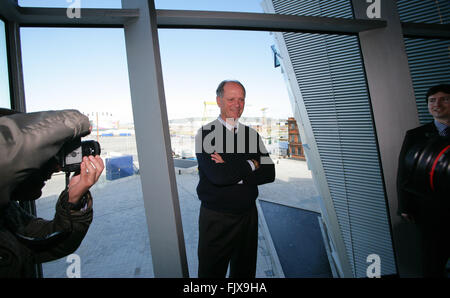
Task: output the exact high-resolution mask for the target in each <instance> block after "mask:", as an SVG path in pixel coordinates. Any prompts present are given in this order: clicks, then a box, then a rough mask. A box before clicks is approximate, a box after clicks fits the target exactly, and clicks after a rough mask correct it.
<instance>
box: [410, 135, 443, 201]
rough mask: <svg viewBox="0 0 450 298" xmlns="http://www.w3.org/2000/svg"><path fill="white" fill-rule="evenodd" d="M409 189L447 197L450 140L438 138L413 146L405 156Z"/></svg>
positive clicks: (424, 194)
mask: <svg viewBox="0 0 450 298" xmlns="http://www.w3.org/2000/svg"><path fill="white" fill-rule="evenodd" d="M405 165H406V168H407V171H408V173H409V175H410V176H409V177H410V180H409V185H408V187H409V188H411V189H413V190H414V191H415V192H417V193H420V194H422V195H423V196H428V195H430V194H432V195H436V196H437V197H441V196H442V197H445V196H446V195H448V193H449V191H450V138H443V137H437V138H433V139H431V140H429V141H428V142H426V143H422V144H417V145H415V146H413V147H412V148H411V149H410V150H409V151H408V153H407V154H406V155H405Z"/></svg>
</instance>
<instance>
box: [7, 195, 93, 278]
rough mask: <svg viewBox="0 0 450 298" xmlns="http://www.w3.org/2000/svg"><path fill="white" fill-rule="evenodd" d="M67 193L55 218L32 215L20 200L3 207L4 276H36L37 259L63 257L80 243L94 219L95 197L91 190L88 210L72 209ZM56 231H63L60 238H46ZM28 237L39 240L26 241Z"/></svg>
mask: <svg viewBox="0 0 450 298" xmlns="http://www.w3.org/2000/svg"><path fill="white" fill-rule="evenodd" d="M67 196H68V193H67V191H66V190H64V191H63V192H62V193H61V195H60V196H59V199H58V201H57V203H56V208H55V209H56V212H55V217H54V218H53V220H45V219H42V218H36V217H34V216H32V215H30V214H29V213H27V212H26V211H25V210H24V209H22V208H21V207H20V206H19V204H18V202H16V201H10V202H9V204H8V206H7V207H4V208H2V210H0V277H34V276H35V275H34V274H35V267H34V266H35V264H36V263H43V262H48V261H53V260H56V259H59V258H62V257H64V256H67V255H69V254H71V253H73V252H74V251H75V250H76V249H77V248H78V247H79V245H80V244H81V241H82V240H83V238H84V236H85V235H86V233H87V231H88V228H89V225H90V223H91V222H92V216H93V211H92V197H91V195H90V193H89V192H88V194H87V197H88V202H87V206H88V207H87V208H86V209H85V210H80V211H71V210H69V208H68V207H67V204H65V202H67ZM55 233H61V235H60V237H58V239H56V237H55V239H54V241H52V240H45V239H46V237H48V236H50V235H52V234H53V235H54V234H55ZM18 235H21V237H18ZM24 237H26V238H27V239H37V240H38V241H36V242H39V244H37V245H32V243H33V242H32V241H28V242H24V241H26V239H25V240H22V238H24ZM39 240H40V241H39ZM30 244H31V245H30Z"/></svg>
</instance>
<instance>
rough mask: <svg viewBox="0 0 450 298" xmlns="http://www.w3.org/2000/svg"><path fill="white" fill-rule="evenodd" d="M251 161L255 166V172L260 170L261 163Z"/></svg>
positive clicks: (254, 160)
mask: <svg viewBox="0 0 450 298" xmlns="http://www.w3.org/2000/svg"><path fill="white" fill-rule="evenodd" d="M251 161H252V162H253V164H254V165H255V170H257V169H259V162H258V161H257V160H256V159H252V160H251Z"/></svg>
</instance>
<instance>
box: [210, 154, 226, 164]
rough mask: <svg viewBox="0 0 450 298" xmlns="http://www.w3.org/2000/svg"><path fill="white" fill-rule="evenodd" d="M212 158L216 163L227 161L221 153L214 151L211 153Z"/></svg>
mask: <svg viewBox="0 0 450 298" xmlns="http://www.w3.org/2000/svg"><path fill="white" fill-rule="evenodd" d="M211 159H212V160H213V161H214V162H215V163H224V162H225V161H224V160H223V158H222V156H220V155H219V153H217V152H214V153H213V154H211Z"/></svg>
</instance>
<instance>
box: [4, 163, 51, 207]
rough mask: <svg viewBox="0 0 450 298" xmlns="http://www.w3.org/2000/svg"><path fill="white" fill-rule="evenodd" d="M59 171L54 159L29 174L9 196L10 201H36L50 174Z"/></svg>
mask: <svg viewBox="0 0 450 298" xmlns="http://www.w3.org/2000/svg"><path fill="white" fill-rule="evenodd" d="M59 170H60V168H59V165H58V163H57V161H56V159H54V158H52V159H51V160H49V161H48V162H47V163H45V164H44V165H43V166H42V167H41V168H40V169H39V170H37V171H35V172H33V173H31V174H30V175H29V176H28V177H27V178H26V179H25V180H24V181H22V182H21V183H19V185H17V187H16V188H15V189H14V191H13V192H12V194H11V199H12V200H18V201H31V200H37V199H39V198H40V196H41V195H42V188H43V187H44V186H45V181H47V180H48V179H50V178H51V176H52V174H53V173H55V172H58V171H59Z"/></svg>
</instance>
